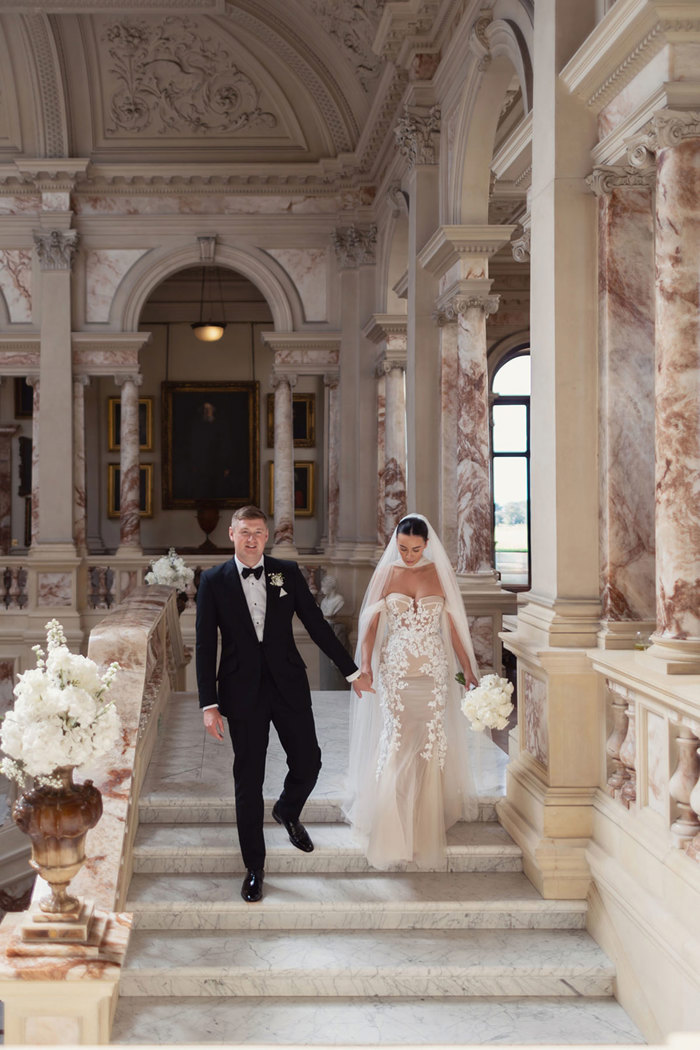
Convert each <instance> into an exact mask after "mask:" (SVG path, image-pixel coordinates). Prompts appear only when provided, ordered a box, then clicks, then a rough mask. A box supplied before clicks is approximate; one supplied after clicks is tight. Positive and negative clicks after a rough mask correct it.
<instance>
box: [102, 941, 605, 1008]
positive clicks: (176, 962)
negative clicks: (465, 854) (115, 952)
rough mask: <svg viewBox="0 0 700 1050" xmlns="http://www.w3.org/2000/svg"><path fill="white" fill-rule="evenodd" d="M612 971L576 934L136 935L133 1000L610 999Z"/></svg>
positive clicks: (127, 980)
mask: <svg viewBox="0 0 700 1050" xmlns="http://www.w3.org/2000/svg"><path fill="white" fill-rule="evenodd" d="M613 980H614V968H613V966H612V964H611V963H610V961H609V960H608V958H607V957H606V956H605V955H604V954H603V952H602V951H601V950H600V948H598V946H597V945H596V944H595V942H594V941H593V940H592V938H591V937H590V936H589V935H588V934H587V933H586V932H585V931H582V930H555V931H550V930H507V931H506V930H459V931H457V930H440V931H437V930H381V931H366V932H357V931H347V930H345V931H333V932H326V933H324V935H323V936H322V937H319V935H318V933H317V932H314V931H311V930H310V931H297V932H295V933H294V935H293V936H290V935H289V933H287V932H286V931H263V930H255V931H253V932H249V933H246V932H235V931H234V932H231V931H224V930H215V931H202V930H197V931H176V930H164V931H157V932H152V931H148V932H146V931H140V930H136V931H134V934H133V939H132V941H131V943H130V946H129V955H128V958H127V962H126V966H125V967H124V970H123V971H122V977H121V982H120V994H121V995H132V996H167V995H170V996H177V997H179V996H194V995H207V996H263V995H265V996H290V997H292V996H294V997H299V996H302V997H303V996H314V995H318V996H335V997H338V996H340V997H353V996H370V997H371V996H383V997H389V996H403V997H406V996H430V997H435V996H455V995H457V996H472V995H477V996H504V995H508V996H510V995H518V996H596V997H601V996H609V995H612V988H613Z"/></svg>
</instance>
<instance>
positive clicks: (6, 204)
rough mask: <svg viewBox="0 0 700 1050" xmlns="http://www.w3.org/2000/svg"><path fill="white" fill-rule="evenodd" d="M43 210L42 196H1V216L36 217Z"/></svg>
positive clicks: (33, 194)
mask: <svg viewBox="0 0 700 1050" xmlns="http://www.w3.org/2000/svg"><path fill="white" fill-rule="evenodd" d="M40 209H41V194H39V193H28V194H26V196H25V195H24V194H22V195H21V196H19V195H18V196H16V197H13V196H12V195H8V196H5V195H4V194H3V195H1V196H0V215H34V214H36V212H38V211H40Z"/></svg>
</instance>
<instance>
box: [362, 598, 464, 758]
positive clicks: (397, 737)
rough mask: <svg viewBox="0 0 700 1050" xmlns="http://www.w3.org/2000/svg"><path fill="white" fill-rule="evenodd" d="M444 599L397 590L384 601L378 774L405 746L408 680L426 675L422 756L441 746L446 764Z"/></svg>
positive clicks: (439, 754) (440, 755)
mask: <svg viewBox="0 0 700 1050" xmlns="http://www.w3.org/2000/svg"><path fill="white" fill-rule="evenodd" d="M444 604H445V600H444V598H443V597H442V596H441V595H438V594H429V595H426V596H424V597H422V598H416V599H414V598H412V597H410V596H409V595H407V594H400V593H398V592H393V593H391V594H388V595H387V596H386V598H385V599H384V606H385V611H386V632H385V636H384V640H383V643H382V647H381V651H380V655H379V685H380V692H381V696H382V707H383V713H384V731H383V733H382V739H381V741H380V755H379V765H378V770H377V772H378V773H379V772H381V769H382V768H383V765H384V763H385V761H386V759H387V756H388V755H389V753H390V752H391V751H398V750H399V748H400V746H401V715H402V712H403V711H404V705H403V702H402V700H401V693H402V690H404V689H405V688H406V685H407V681H406V680H407V679H408V678H413V679H414V678H416V677H423V678H425V679H426V697H427V703H426V726H427V731H428V734H427V743H426V746H425V749H424V750H423V751H422V752H421V758H425V759H426V760H427V759H430V758H432V756H433V753H434V749H435V748H437V753H438V757H439V760H440V765H441V766H442V765H443V762H444V756H445V752H446V747H447V742H446V739H445V731H444V727H443V712H444V708H445V702H446V699H447V675H448V662H447V650H446V648H445V639H444V638H443V628H442V613H443V609H444Z"/></svg>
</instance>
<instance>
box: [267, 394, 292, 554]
mask: <svg viewBox="0 0 700 1050" xmlns="http://www.w3.org/2000/svg"><path fill="white" fill-rule="evenodd" d="M296 381H297V377H296V376H295V375H286V374H283V375H276V376H274V377H273V380H272V386H273V388H274V391H275V480H274V497H275V498H274V508H275V528H274V535H273V540H274V547H273V553H275V554H278V553H280V554H284V553H285V552H286V554H287V555H289V556H290V557H291V556H293V553H292V552H294V550H295V548H294V431H293V426H292V390H293V388H294V387H295V385H296Z"/></svg>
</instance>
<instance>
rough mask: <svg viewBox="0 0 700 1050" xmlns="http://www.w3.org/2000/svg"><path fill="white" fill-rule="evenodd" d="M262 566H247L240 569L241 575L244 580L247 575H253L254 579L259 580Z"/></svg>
mask: <svg viewBox="0 0 700 1050" xmlns="http://www.w3.org/2000/svg"><path fill="white" fill-rule="evenodd" d="M262 572H263V566H262V565H258V567H257V569H249V568H248V567H247V566H246V567H245V568H244V569H241V576H242V577H243V579H244V580H247V579H248V577H249V576H254V577H255V579H256V580H259V579H260V577H261V576H262Z"/></svg>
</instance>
